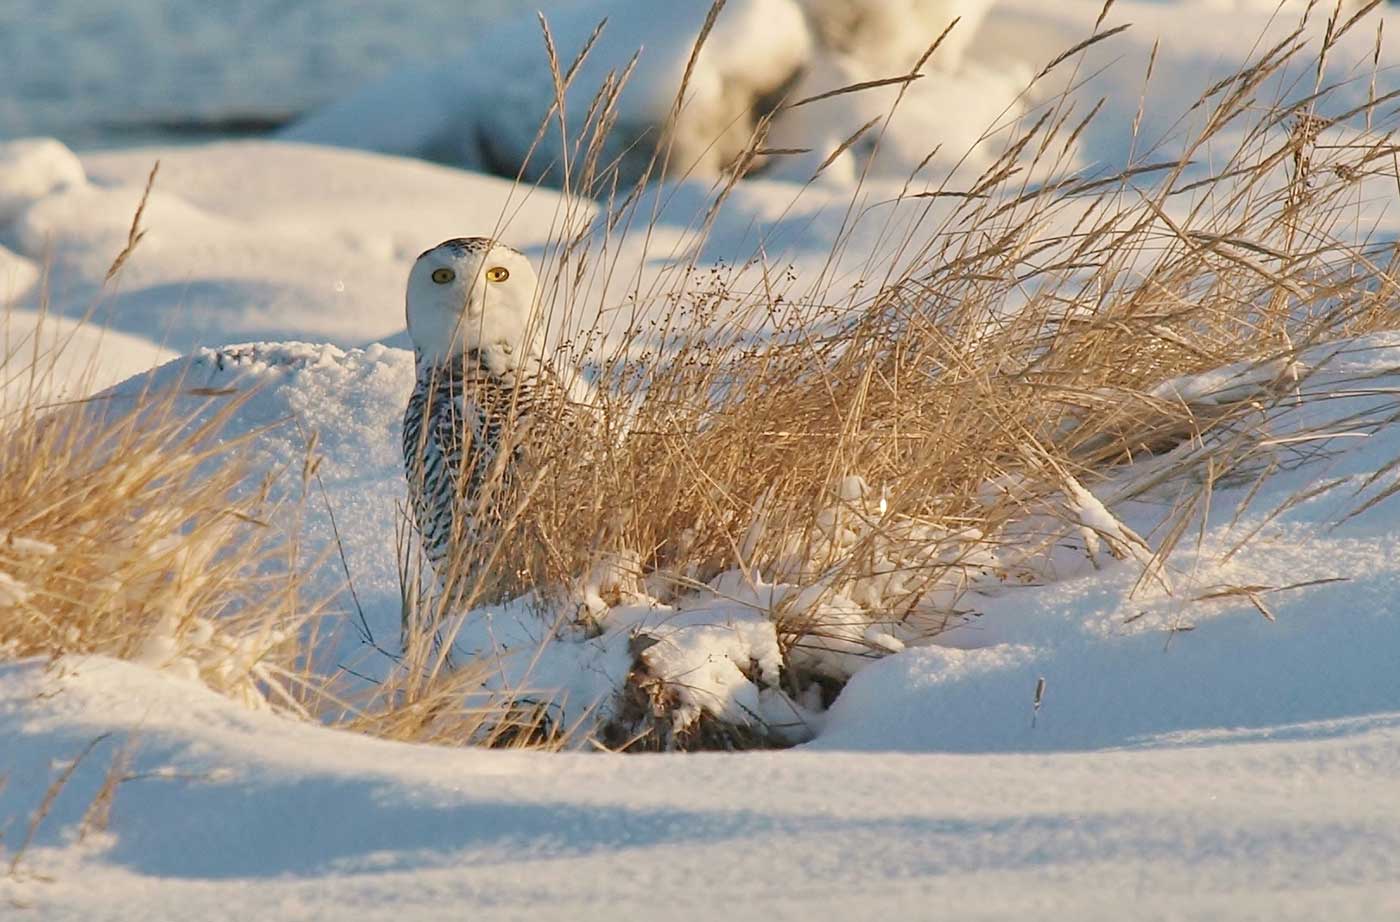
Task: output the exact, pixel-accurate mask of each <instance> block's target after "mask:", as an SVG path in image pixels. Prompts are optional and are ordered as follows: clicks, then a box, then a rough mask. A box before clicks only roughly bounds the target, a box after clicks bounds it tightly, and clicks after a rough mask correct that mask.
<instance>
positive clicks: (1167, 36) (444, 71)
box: [282, 0, 1400, 185]
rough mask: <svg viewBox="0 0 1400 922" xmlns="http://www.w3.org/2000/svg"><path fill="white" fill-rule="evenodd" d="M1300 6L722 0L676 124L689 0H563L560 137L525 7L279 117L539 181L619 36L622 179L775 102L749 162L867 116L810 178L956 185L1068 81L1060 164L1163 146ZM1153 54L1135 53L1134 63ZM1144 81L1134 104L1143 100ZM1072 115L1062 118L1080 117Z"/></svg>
mask: <svg viewBox="0 0 1400 922" xmlns="http://www.w3.org/2000/svg"><path fill="white" fill-rule="evenodd" d="M1305 6H1306V5H1305V4H1303V3H1301V2H1299V3H1282V4H1280V3H1277V2H1270V0H1260V2H1258V3H1253V2H1250V3H1235V2H1230V0H1226V2H1222V0H1183V2H1178V3H1152V2H1145V0H1137V2H1133V0H1125V2H1119V3H1116V4H1113V5H1112V8H1111V9H1110V10H1109V11H1108V15H1107V18H1106V19H1104V20H1103V21H1100V20H1099V15H1100V12H1101V10H1103V4H1100V3H1094V2H1091V0H1077V2H1070V3H1059V4H1046V3H1043V2H1041V0H1000V2H995V3H994V2H990V0H898V2H887V0H858V2H852V0H831V2H828V0H743V2H735V0H732V2H730V3H728V4H727V5H726V7H725V9H724V11H723V13H722V14H721V15H720V16H719V18H718V20H717V22H716V24H715V30H714V32H713V33H712V34H711V35H710V37H709V40H708V41H707V42H706V44H705V46H704V47H703V48H702V50H701V53H700V54H699V56H698V57H697V58H696V60H695V62H694V66H693V69H692V71H691V77H690V83H689V85H688V94H687V100H686V104H685V106H684V107H683V108H682V110H681V112H680V113H679V115H678V116H677V117H676V119H675V121H674V123H673V122H672V121H671V119H672V116H673V112H672V109H673V100H674V98H675V95H676V94H677V92H678V91H679V89H680V85H681V82H682V79H683V76H684V74H685V73H686V68H687V64H688V63H690V54H691V49H692V47H693V46H694V42H695V39H696V38H697V37H698V35H699V33H700V29H701V24H702V21H703V19H704V11H705V9H706V4H704V3H699V4H687V5H684V8H683V10H677V9H674V8H672V7H671V6H663V5H658V4H655V3H652V2H650V0H597V2H590V3H569V4H564V5H562V6H560V7H559V8H558V9H553V10H550V11H549V13H548V18H549V23H550V28H551V30H552V33H553V36H554V40H555V43H556V45H557V48H558V54H559V56H560V58H561V60H562V61H563V65H564V66H566V67H567V65H568V63H569V62H570V61H571V60H572V59H573V56H574V55H576V54H577V53H578V52H579V51H580V50H582V49H583V48H584V47H585V45H586V44H587V42H588V40H589V37H590V35H591V34H592V32H593V29H594V28H595V27H596V26H597V25H598V23H599V22H601V21H604V20H606V27H605V29H604V30H603V32H602V34H601V36H600V37H599V38H598V40H597V43H596V44H595V45H594V47H593V51H592V53H591V54H590V55H589V57H588V59H587V60H586V62H585V64H584V65H583V66H582V67H581V68H580V70H579V71H578V73H577V75H576V78H575V80H574V82H573V84H572V86H571V91H570V93H569V96H568V101H567V105H566V107H565V109H566V111H565V121H566V123H567V124H568V126H569V127H568V131H567V135H566V137H562V138H561V136H560V133H559V131H558V126H557V116H555V122H552V123H551V124H550V125H549V127H547V128H546V129H545V130H544V131H543V134H542V135H541V134H540V131H541V125H542V124H544V122H545V118H546V116H547V115H548V114H549V113H550V111H551V106H552V105H553V101H554V96H555V86H554V80H553V77H552V75H551V73H550V69H549V67H548V65H547V63H546V56H545V49H544V40H543V38H542V36H541V33H540V28H539V24H538V22H537V21H536V19H535V17H534V15H533V14H532V13H531V14H526V13H524V12H522V14H521V18H520V19H518V20H517V21H514V22H508V23H504V24H502V25H499V26H496V27H494V28H492V29H490V30H488V31H487V32H485V33H484V34H482V35H480V36H479V37H476V38H475V39H474V40H470V41H468V42H464V45H465V46H466V47H463V48H462V49H461V50H460V51H459V52H458V53H457V54H455V55H453V56H451V57H449V58H445V59H442V60H438V61H429V62H423V61H415V62H413V63H412V64H410V65H406V66H403V67H401V68H400V69H398V70H396V71H395V72H393V73H391V74H390V75H389V76H388V77H385V78H383V79H382V80H379V81H376V82H373V83H371V84H369V85H367V86H365V87H362V88H360V89H358V90H356V91H354V92H352V93H350V94H349V95H348V96H347V97H345V98H344V99H342V100H340V101H338V102H335V103H333V104H330V105H328V106H326V107H324V108H323V109H321V110H319V111H316V112H314V113H312V114H311V115H309V116H308V117H306V118H305V119H303V120H302V121H300V122H299V123H296V124H294V125H292V126H290V127H289V128H288V129H286V130H285V131H284V132H283V135H282V136H283V137H286V138H289V139H294V140H302V141H312V142H316V143H321V144H335V145H341V146H349V147H359V148H365V149H368V150H375V151H383V152H388V153H397V154H411V155H414V156H420V157H427V158H429V159H436V160H441V161H444V162H449V163H455V164H461V165H464V166H468V167H470V168H472V169H479V170H488V171H493V172H497V173H500V174H502V175H506V176H511V177H513V176H515V175H516V174H517V173H518V172H519V171H521V170H522V168H523V169H524V175H526V176H527V177H530V178H538V177H542V176H547V178H548V181H550V182H552V183H554V184H556V185H557V184H559V183H560V182H561V181H562V164H563V161H564V160H565V153H566V152H568V154H569V158H572V159H575V160H577V159H578V158H579V157H580V155H581V152H580V151H575V150H573V149H572V145H574V144H576V143H578V141H579V139H580V138H581V137H582V136H583V135H584V134H585V133H586V132H585V131H584V129H585V126H587V125H590V124H592V121H591V120H593V119H594V117H595V113H594V112H593V110H592V108H591V106H590V103H591V100H592V98H593V95H594V94H595V93H596V92H597V91H598V89H599V87H600V86H601V85H602V84H604V83H605V82H606V81H607V80H608V79H609V77H615V76H616V75H620V74H621V73H623V72H624V71H625V70H626V69H627V66H628V62H629V61H630V60H631V57H632V55H633V54H634V53H636V54H637V55H638V58H637V63H636V67H635V69H634V71H633V74H632V79H631V80H630V82H629V85H628V88H626V89H625V90H624V91H623V93H622V95H621V97H620V99H619V103H618V109H617V122H618V125H617V128H616V131H615V133H614V137H613V138H612V139H611V143H610V146H609V148H608V152H607V155H606V156H604V158H603V161H604V162H606V161H607V160H608V159H610V158H611V157H618V156H620V157H622V160H623V175H624V177H626V178H634V177H636V176H637V175H639V174H640V173H641V171H642V170H643V169H644V168H645V166H646V165H647V164H648V163H649V162H650V160H651V157H652V154H653V151H654V150H656V147H657V144H658V142H662V141H663V139H665V140H664V142H663V144H662V146H663V148H664V149H666V150H668V151H669V165H670V167H671V169H672V172H673V173H677V174H679V173H685V172H687V171H689V173H690V175H693V176H697V177H706V176H713V175H715V174H716V173H717V172H719V171H720V170H723V169H724V168H726V167H728V166H729V165H731V164H732V162H733V161H734V159H735V157H736V156H737V155H738V154H739V153H740V152H741V151H742V150H743V149H744V147H745V146H746V145H747V144H748V143H749V136H750V132H751V129H752V126H753V125H754V124H755V121H756V118H757V117H758V116H759V115H761V114H765V113H768V114H772V115H773V116H774V117H773V120H772V125H771V132H770V134H769V136H768V137H767V139H766V140H765V142H764V144H763V145H762V146H763V147H764V148H766V149H770V150H784V151H805V153H785V154H781V155H777V156H774V157H770V158H767V160H766V161H765V159H764V158H762V157H760V158H759V159H758V160H757V161H756V162H755V163H754V164H752V166H755V167H759V168H764V169H766V170H767V172H766V173H765V174H764V175H769V176H773V177H780V178H783V179H787V180H792V181H797V182H806V181H807V180H809V179H811V178H812V177H813V175H814V174H815V173H816V172H817V170H818V168H819V167H821V166H822V165H823V164H824V163H826V162H827V161H828V159H829V158H830V157H831V156H832V155H833V154H834V153H835V152H836V151H837V150H839V149H842V145H843V144H844V143H845V142H847V141H848V140H850V139H853V138H855V136H856V135H857V134H858V133H859V132H860V131H861V129H862V128H863V127H864V128H866V129H867V130H866V131H865V133H864V134H860V137H859V139H858V140H856V141H855V143H853V144H851V145H850V147H848V148H846V149H844V150H843V151H842V153H841V154H840V155H839V156H837V157H836V158H835V159H834V160H833V161H832V162H830V163H829V164H828V165H827V166H826V168H825V169H824V170H822V171H821V178H822V180H823V182H824V183H828V184H836V185H843V184H849V183H851V182H853V181H854V180H856V179H857V178H858V177H862V176H866V177H869V176H883V177H885V178H888V179H891V180H898V181H903V180H906V179H908V178H909V177H910V176H911V175H915V174H916V173H920V171H922V174H921V177H920V178H921V179H923V180H926V181H937V180H938V179H939V178H940V177H945V176H947V175H948V174H949V172H950V171H953V170H961V172H962V174H963V175H962V178H961V181H962V182H972V181H973V180H974V178H975V177H976V175H978V174H979V173H980V172H981V171H982V170H984V169H985V168H986V167H987V166H988V165H989V164H990V163H991V162H992V161H993V160H994V159H995V158H996V157H997V156H998V155H1000V154H1001V153H1002V152H1004V151H1005V150H1006V148H1007V146H1008V144H1009V142H1010V140H1011V136H1010V134H1009V133H1008V131H1007V129H1008V127H1009V126H1011V125H1014V124H1016V123H1018V122H1019V121H1022V120H1023V117H1025V116H1029V117H1030V118H1036V117H1039V114H1040V113H1041V112H1043V111H1044V110H1045V108H1046V107H1047V106H1050V107H1053V106H1055V105H1056V102H1055V100H1056V99H1057V94H1059V93H1060V92H1061V91H1062V90H1064V89H1066V88H1068V87H1071V86H1073V87H1075V88H1076V92H1077V93H1080V94H1082V95H1083V96H1084V98H1085V99H1089V98H1098V97H1102V102H1101V103H1100V104H1099V113H1098V117H1097V118H1095V119H1094V120H1093V121H1092V122H1090V123H1088V124H1086V125H1084V126H1082V129H1081V130H1080V132H1079V136H1078V143H1076V144H1075V145H1072V146H1070V147H1069V148H1067V149H1066V150H1065V151H1063V152H1062V154H1061V156H1063V158H1064V160H1065V162H1066V163H1068V164H1071V165H1085V166H1097V165H1101V164H1105V163H1107V164H1115V163H1121V162H1123V161H1124V160H1126V159H1128V158H1129V157H1131V156H1134V155H1137V156H1144V155H1146V154H1147V153H1148V152H1149V151H1150V152H1152V154H1153V156H1156V155H1158V154H1167V153H1169V152H1170V151H1174V150H1176V148H1175V146H1174V144H1173V143H1171V142H1168V144H1167V146H1166V149H1162V148H1159V147H1158V145H1160V144H1162V143H1163V141H1165V140H1167V136H1168V135H1169V134H1170V133H1171V132H1172V131H1173V130H1174V129H1179V128H1180V127H1181V126H1180V123H1179V122H1178V120H1179V119H1180V117H1181V116H1182V113H1183V112H1185V111H1186V110H1187V109H1188V108H1190V107H1191V106H1192V105H1193V104H1194V103H1195V102H1196V99H1197V95H1198V94H1199V93H1200V92H1201V90H1202V89H1203V88H1204V87H1205V86H1206V85H1208V84H1210V83H1211V82H1213V81H1215V80H1218V79H1221V78H1223V77H1226V76H1229V75H1230V74H1231V73H1233V72H1234V70H1235V69H1236V68H1237V67H1238V66H1239V64H1240V63H1241V61H1242V60H1243V58H1244V56H1245V55H1246V54H1247V53H1248V49H1249V48H1250V47H1255V48H1256V50H1257V49H1260V48H1266V47H1269V46H1270V45H1272V44H1273V43H1274V42H1277V41H1279V40H1281V39H1282V38H1283V37H1284V36H1285V35H1286V34H1287V33H1288V32H1289V31H1291V30H1292V29H1294V28H1296V27H1297V24H1298V21H1299V17H1300V16H1301V15H1302V13H1303V12H1304V8H1305ZM1374 15H1375V16H1376V17H1378V18H1381V17H1383V18H1385V19H1386V21H1387V25H1389V26H1390V27H1391V28H1400V12H1396V11H1394V10H1389V9H1386V8H1385V7H1382V8H1381V10H1380V11H1378V12H1376V13H1375V14H1374ZM1326 19H1327V17H1326V16H1323V15H1320V14H1319V15H1315V16H1313V17H1311V19H1310V21H1309V24H1308V26H1307V30H1308V31H1309V34H1312V35H1314V37H1318V38H1320V37H1321V35H1322V34H1323V30H1324V29H1325V28H1326ZM954 20H957V25H956V27H954V28H953V29H952V31H951V32H949V33H948V35H947V36H946V37H945V38H944V40H943V41H942V43H941V44H940V46H939V48H938V50H937V51H936V52H935V53H934V54H933V55H932V57H931V58H929V59H928V60H927V61H926V62H924V63H923V64H922V66H921V68H920V73H921V74H922V76H921V77H920V78H919V79H917V80H915V81H913V82H912V83H908V84H907V85H891V86H883V87H877V88H874V89H867V90H865V91H862V92H858V93H846V94H840V95H835V96H832V97H829V98H825V99H822V100H820V101H817V102H813V103H810V104H808V105H803V106H800V107H795V108H786V109H776V110H775V108H774V107H775V106H777V105H778V103H780V102H781V101H782V100H783V99H784V98H786V100H787V101H788V102H796V101H798V100H801V99H809V98H811V97H815V96H819V95H821V94H824V93H827V92H829V91H832V90H835V89H837V88H840V87H846V86H851V85H854V84H859V83H864V82H866V81H872V80H883V79H887V78H897V77H902V76H904V75H907V74H909V73H911V72H913V70H914V68H915V66H916V65H918V64H919V62H920V60H921V59H922V58H923V56H924V54H925V52H926V51H927V50H928V48H929V46H930V45H931V44H932V43H933V42H934V41H935V40H936V39H937V38H938V37H939V35H940V34H941V33H943V31H944V30H945V28H946V27H947V26H948V25H949V24H950V23H952V22H953V21H954ZM754 24H757V25H754ZM1126 26H1131V28H1128V29H1127V31H1126V32H1124V33H1122V34H1117V35H1115V36H1113V38H1112V39H1111V40H1110V41H1106V42H1102V43H1099V44H1097V45H1094V46H1091V47H1090V48H1089V49H1088V50H1087V51H1086V52H1085V53H1084V54H1083V55H1081V56H1076V57H1074V58H1072V59H1071V60H1070V61H1069V62H1068V63H1063V64H1062V65H1061V66H1059V67H1057V68H1055V69H1054V70H1053V71H1052V72H1051V73H1049V74H1045V73H1042V69H1043V68H1044V67H1045V66H1046V65H1048V64H1049V63H1050V62H1052V61H1055V60H1057V59H1058V58H1059V56H1060V55H1061V54H1062V53H1064V52H1066V51H1068V50H1069V49H1071V48H1074V47H1076V46H1078V45H1079V44H1080V43H1081V42H1084V41H1085V40H1086V39H1088V38H1090V37H1091V36H1092V35H1094V34H1095V33H1096V32H1104V31H1106V30H1109V29H1117V28H1119V27H1126ZM1374 31H1375V30H1374V29H1372V28H1353V29H1351V30H1349V32H1348V33H1347V34H1346V35H1345V36H1344V37H1343V38H1342V40H1341V41H1340V42H1338V43H1337V44H1335V45H1334V46H1333V47H1332V48H1331V49H1330V50H1329V54H1328V60H1327V72H1328V74H1329V77H1331V78H1333V79H1334V80H1335V81H1337V82H1342V83H1345V84H1346V85H1344V86H1342V87H1341V88H1340V90H1339V91H1338V92H1340V93H1341V94H1343V95H1345V96H1347V97H1348V98H1354V99H1355V100H1356V101H1357V102H1358V103H1359V102H1362V101H1364V99H1365V96H1366V92H1367V86H1368V81H1367V80H1351V81H1350V82H1347V78H1350V77H1355V75H1356V73H1357V71H1358V70H1359V69H1361V68H1369V67H1370V63H1369V62H1370V60H1371V56H1372V54H1373V50H1374V49H1373V47H1372V46H1373V39H1374ZM1389 31H1390V30H1389V29H1387V32H1389ZM1188 35H1189V37H1190V38H1189V41H1188V40H1185V36H1188ZM1159 43H1160V44H1159ZM1394 55H1395V52H1394V50H1393V49H1392V48H1391V47H1390V46H1389V45H1385V46H1383V47H1382V49H1381V57H1380V61H1379V64H1380V67H1379V69H1378V73H1377V85H1378V87H1379V88H1380V90H1379V91H1380V92H1384V91H1386V90H1388V89H1392V88H1393V77H1392V76H1391V74H1390V71H1391V66H1392V65H1393V64H1394ZM1149 59H1150V60H1151V61H1152V62H1153V65H1152V68H1151V71H1152V72H1151V76H1150V79H1146V71H1147V70H1148V64H1147V62H1148V60H1149ZM1033 78H1034V79H1033ZM1303 92H1304V88H1303V86H1302V85H1301V84H1300V83H1298V82H1297V81H1296V80H1295V76H1294V75H1292V74H1289V73H1281V74H1276V75H1273V76H1272V77H1271V78H1270V80H1269V81H1268V83H1267V84H1266V88H1265V90H1264V92H1263V94H1262V95H1264V96H1269V95H1273V94H1277V95H1279V96H1290V95H1291V96H1298V95H1301V94H1302V93H1303ZM1144 93H1145V94H1146V96H1147V102H1146V105H1144V106H1142V111H1139V104H1140V102H1141V101H1142V98H1143V95H1144ZM896 102H897V103H898V105H897V106H896ZM1082 114H1086V113H1069V114H1067V115H1066V117H1067V118H1068V120H1069V121H1070V122H1078V121H1079V118H1080V116H1081V115H1082ZM1201 118H1204V114H1203V113H1198V116H1197V121H1190V120H1188V124H1200V121H1199V119H1201ZM1133 125H1137V132H1136V133H1134V132H1133V130H1132V128H1131V126H1133ZM1023 127H1024V126H1023ZM1227 133H1228V132H1227ZM537 135H540V137H539V138H538V139H537ZM536 144H538V146H535V145H536ZM532 147H533V148H534V149H533V153H531V150H532ZM527 155H529V162H528V164H527V163H526V162H525V161H526V158H527ZM1042 166H1045V164H1044V163H1042ZM576 172H577V165H575V173H576Z"/></svg>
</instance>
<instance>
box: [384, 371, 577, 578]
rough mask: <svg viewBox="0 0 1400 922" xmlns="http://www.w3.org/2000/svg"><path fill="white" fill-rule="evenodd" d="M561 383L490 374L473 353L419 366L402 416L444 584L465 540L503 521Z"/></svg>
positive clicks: (425, 538) (548, 377)
mask: <svg viewBox="0 0 1400 922" xmlns="http://www.w3.org/2000/svg"><path fill="white" fill-rule="evenodd" d="M558 386H559V385H558V381H557V379H556V378H555V377H554V376H553V375H552V374H550V373H549V372H547V371H546V370H543V369H540V370H538V371H535V372H534V373H531V374H522V373H520V372H518V371H515V370H510V371H506V372H497V371H493V370H492V369H491V368H490V367H489V366H488V364H487V362H486V361H485V359H484V357H483V356H482V355H481V354H480V352H478V351H475V350H473V351H471V352H468V353H466V354H465V355H462V356H457V357H456V358H454V359H452V360H450V361H448V362H445V363H442V364H429V363H426V362H423V361H421V360H420V361H419V363H418V380H417V384H416V385H415V387H414V389H413V394H412V396H411V397H410V398H409V401H408V407H407V409H406V410H405V411H404V419H403V455H404V472H405V474H406V475H407V478H408V494H409V502H410V505H411V506H412V509H413V516H414V522H415V525H416V526H417V529H418V534H419V537H420V540H421V541H422V545H423V551H424V554H425V556H427V558H428V560H429V561H430V562H431V563H432V566H433V570H434V572H435V573H436V574H437V576H438V581H439V583H443V582H445V580H446V577H447V572H448V569H449V566H450V563H451V561H452V558H453V555H454V551H455V549H456V547H457V546H458V545H459V544H460V543H461V542H475V541H478V540H480V539H482V538H483V537H485V536H487V535H489V534H490V531H491V530H492V529H494V528H495V527H496V526H497V525H499V524H500V519H501V513H502V512H503V511H504V510H503V508H502V503H503V500H504V496H503V494H507V495H508V492H509V491H508V488H509V486H510V484H511V482H512V481H513V479H514V478H515V476H516V473H517V472H516V470H515V468H516V467H517V466H518V463H519V462H520V460H521V457H522V452H523V446H524V435H525V433H526V431H527V430H528V427H529V422H530V417H531V413H532V411H535V410H536V409H537V408H539V407H548V403H547V402H546V401H547V400H548V399H550V398H553V399H556V400H557V399H558V394H559V392H558V390H556V389H555V388H557V387H558ZM487 489H490V490H491V491H492V493H491V495H489V496H488V495H485V491H486V490H487Z"/></svg>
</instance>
